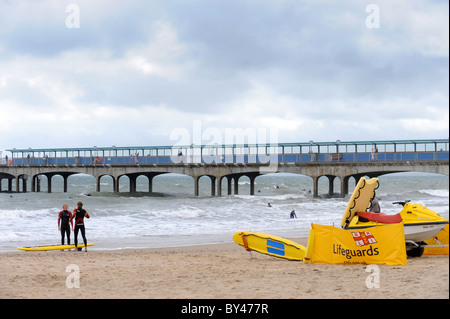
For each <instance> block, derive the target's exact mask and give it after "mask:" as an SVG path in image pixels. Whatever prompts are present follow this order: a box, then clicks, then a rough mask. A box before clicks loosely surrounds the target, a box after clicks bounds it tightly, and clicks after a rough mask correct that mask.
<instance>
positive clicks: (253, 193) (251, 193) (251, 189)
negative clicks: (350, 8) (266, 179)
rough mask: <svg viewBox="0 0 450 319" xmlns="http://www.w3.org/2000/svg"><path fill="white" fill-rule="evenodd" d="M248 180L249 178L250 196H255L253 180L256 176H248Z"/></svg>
mask: <svg viewBox="0 0 450 319" xmlns="http://www.w3.org/2000/svg"><path fill="white" fill-rule="evenodd" d="M248 178H250V195H252V196H253V195H255V178H256V175H248Z"/></svg>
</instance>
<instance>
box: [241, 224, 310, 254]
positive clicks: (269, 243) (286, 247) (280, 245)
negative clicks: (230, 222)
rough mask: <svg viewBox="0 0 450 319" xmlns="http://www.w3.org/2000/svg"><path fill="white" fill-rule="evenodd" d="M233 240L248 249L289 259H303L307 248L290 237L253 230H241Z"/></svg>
mask: <svg viewBox="0 0 450 319" xmlns="http://www.w3.org/2000/svg"><path fill="white" fill-rule="evenodd" d="M233 240H234V242H235V243H236V244H238V245H239V246H242V247H244V248H245V249H247V250H248V251H251V250H253V251H256V252H259V253H261V254H266V255H270V256H274V257H280V258H285V259H289V260H303V257H304V256H305V253H306V248H305V247H304V246H302V245H300V244H297V243H295V242H293V241H291V240H289V239H285V238H281V237H277V236H272V235H267V234H263V233H255V232H251V231H239V232H236V233H234V235H233Z"/></svg>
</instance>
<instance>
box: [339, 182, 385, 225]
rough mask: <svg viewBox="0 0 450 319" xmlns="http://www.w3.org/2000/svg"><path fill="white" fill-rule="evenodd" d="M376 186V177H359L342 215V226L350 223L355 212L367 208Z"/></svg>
mask: <svg viewBox="0 0 450 319" xmlns="http://www.w3.org/2000/svg"><path fill="white" fill-rule="evenodd" d="M377 188H378V178H371V179H366V178H364V177H361V178H360V179H359V181H358V184H356V186H355V189H354V190H353V194H352V196H351V197H350V200H349V201H348V204H347V207H346V209H345V211H344V215H343V216H342V222H341V226H342V227H343V228H346V227H347V226H348V225H349V224H350V222H351V221H352V219H353V217H355V216H356V213H357V212H365V211H366V210H367V208H369V206H370V203H371V202H372V199H373V198H374V197H375V190H376V189H377Z"/></svg>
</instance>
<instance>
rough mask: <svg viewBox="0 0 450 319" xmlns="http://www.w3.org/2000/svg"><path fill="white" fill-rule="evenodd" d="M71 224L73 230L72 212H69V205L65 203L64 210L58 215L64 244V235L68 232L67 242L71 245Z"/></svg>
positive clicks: (62, 243) (59, 228)
mask: <svg viewBox="0 0 450 319" xmlns="http://www.w3.org/2000/svg"><path fill="white" fill-rule="evenodd" d="M70 226H72V231H73V221H72V214H71V213H70V212H69V205H67V204H64V205H63V210H62V211H60V212H59V215H58V230H59V231H60V232H61V245H64V237H65V235H66V234H67V244H68V245H70Z"/></svg>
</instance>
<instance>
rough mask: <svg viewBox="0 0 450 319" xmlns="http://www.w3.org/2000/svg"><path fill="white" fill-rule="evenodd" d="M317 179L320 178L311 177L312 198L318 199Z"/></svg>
mask: <svg viewBox="0 0 450 319" xmlns="http://www.w3.org/2000/svg"><path fill="white" fill-rule="evenodd" d="M319 177H320V176H312V179H313V196H314V197H319Z"/></svg>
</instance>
